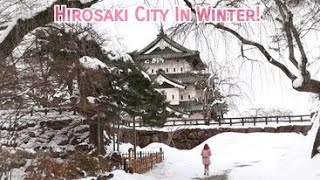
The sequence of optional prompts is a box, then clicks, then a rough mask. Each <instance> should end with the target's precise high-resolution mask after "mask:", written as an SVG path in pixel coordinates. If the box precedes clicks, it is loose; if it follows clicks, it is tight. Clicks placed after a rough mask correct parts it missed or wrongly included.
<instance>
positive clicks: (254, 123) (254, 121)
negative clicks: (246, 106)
mask: <svg viewBox="0 0 320 180" xmlns="http://www.w3.org/2000/svg"><path fill="white" fill-rule="evenodd" d="M256 121H257V120H256V117H254V118H253V125H254V126H256Z"/></svg>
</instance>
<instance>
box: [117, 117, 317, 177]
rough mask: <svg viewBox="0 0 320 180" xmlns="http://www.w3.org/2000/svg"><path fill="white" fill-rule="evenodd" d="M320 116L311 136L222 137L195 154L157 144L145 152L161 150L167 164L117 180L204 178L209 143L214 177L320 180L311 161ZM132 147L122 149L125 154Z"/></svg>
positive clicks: (219, 136) (196, 148) (215, 137)
mask: <svg viewBox="0 0 320 180" xmlns="http://www.w3.org/2000/svg"><path fill="white" fill-rule="evenodd" d="M319 118H320V116H319V115H318V117H317V118H315V119H316V120H317V121H315V123H314V126H313V127H312V129H311V130H310V131H309V133H308V135H307V136H303V135H302V134H296V133H279V134H272V133H250V134H241V133H222V134H219V135H217V136H214V137H212V138H210V139H208V140H207V141H205V142H203V143H202V144H200V145H199V146H197V147H195V148H194V149H191V150H177V149H175V148H172V147H169V146H166V145H164V144H159V143H153V144H150V145H149V146H147V147H146V148H143V149H142V150H143V151H155V150H159V148H160V147H161V148H162V149H163V150H164V152H165V160H164V161H163V162H162V163H160V164H158V165H157V166H156V167H155V168H154V169H153V170H152V171H150V172H148V173H146V174H143V175H141V174H127V173H125V172H124V171H121V170H116V171H113V172H112V173H113V174H114V177H113V178H112V179H113V180H123V179H125V180H138V179H139V180H140V179H146V180H155V179H170V180H186V179H192V178H197V177H203V165H202V161H201V157H200V152H201V149H202V148H203V145H204V144H205V143H208V144H209V146H210V147H211V150H212V152H213V156H212V158H211V160H212V165H211V166H210V175H219V174H227V175H228V180H301V179H305V180H319V179H320V169H319V163H320V156H319V155H317V156H316V157H314V158H313V159H311V158H310V155H311V148H312V141H313V140H314V137H315V133H316V129H317V127H318V124H319ZM129 147H130V145H128V144H124V145H122V148H121V150H123V151H124V152H125V150H126V149H127V148H129Z"/></svg>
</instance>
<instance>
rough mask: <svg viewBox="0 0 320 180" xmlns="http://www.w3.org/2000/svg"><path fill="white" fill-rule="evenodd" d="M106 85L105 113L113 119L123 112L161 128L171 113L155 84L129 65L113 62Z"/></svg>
mask: <svg viewBox="0 0 320 180" xmlns="http://www.w3.org/2000/svg"><path fill="white" fill-rule="evenodd" d="M114 65H115V68H113V69H112V70H111V71H110V73H109V74H108V76H109V77H108V83H107V84H106V93H105V94H107V99H106V101H105V102H104V107H105V108H106V111H108V112H106V113H107V114H109V115H111V116H114V115H115V113H118V114H119V113H120V112H122V111H124V112H126V113H127V114H129V115H130V116H131V117H137V116H138V117H141V118H142V120H143V122H144V124H145V125H146V126H160V127H161V126H163V124H164V123H165V120H166V119H167V118H168V117H169V116H171V115H172V114H171V113H169V112H168V111H166V107H167V106H168V105H169V104H168V102H166V101H165V96H164V95H163V94H161V93H160V92H158V91H157V90H155V85H154V84H153V83H152V82H151V81H150V79H148V77H146V76H147V75H144V74H143V72H142V71H141V70H140V69H139V68H138V67H137V66H136V65H135V64H133V63H131V62H123V61H117V62H114Z"/></svg>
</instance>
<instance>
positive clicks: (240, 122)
mask: <svg viewBox="0 0 320 180" xmlns="http://www.w3.org/2000/svg"><path fill="white" fill-rule="evenodd" d="M311 117H312V115H293V116H261V117H238V118H219V119H175V120H167V121H166V123H165V124H164V126H185V125H216V126H222V125H226V126H245V125H246V126H256V125H271V124H280V123H282V124H283V123H290V124H291V123H303V122H310V120H311ZM122 124H123V125H125V126H128V127H133V122H132V121H122ZM136 127H144V123H143V121H136Z"/></svg>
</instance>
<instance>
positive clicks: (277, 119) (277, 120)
mask: <svg viewBox="0 0 320 180" xmlns="http://www.w3.org/2000/svg"><path fill="white" fill-rule="evenodd" d="M276 122H277V124H278V123H279V117H278V116H277V118H276Z"/></svg>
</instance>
